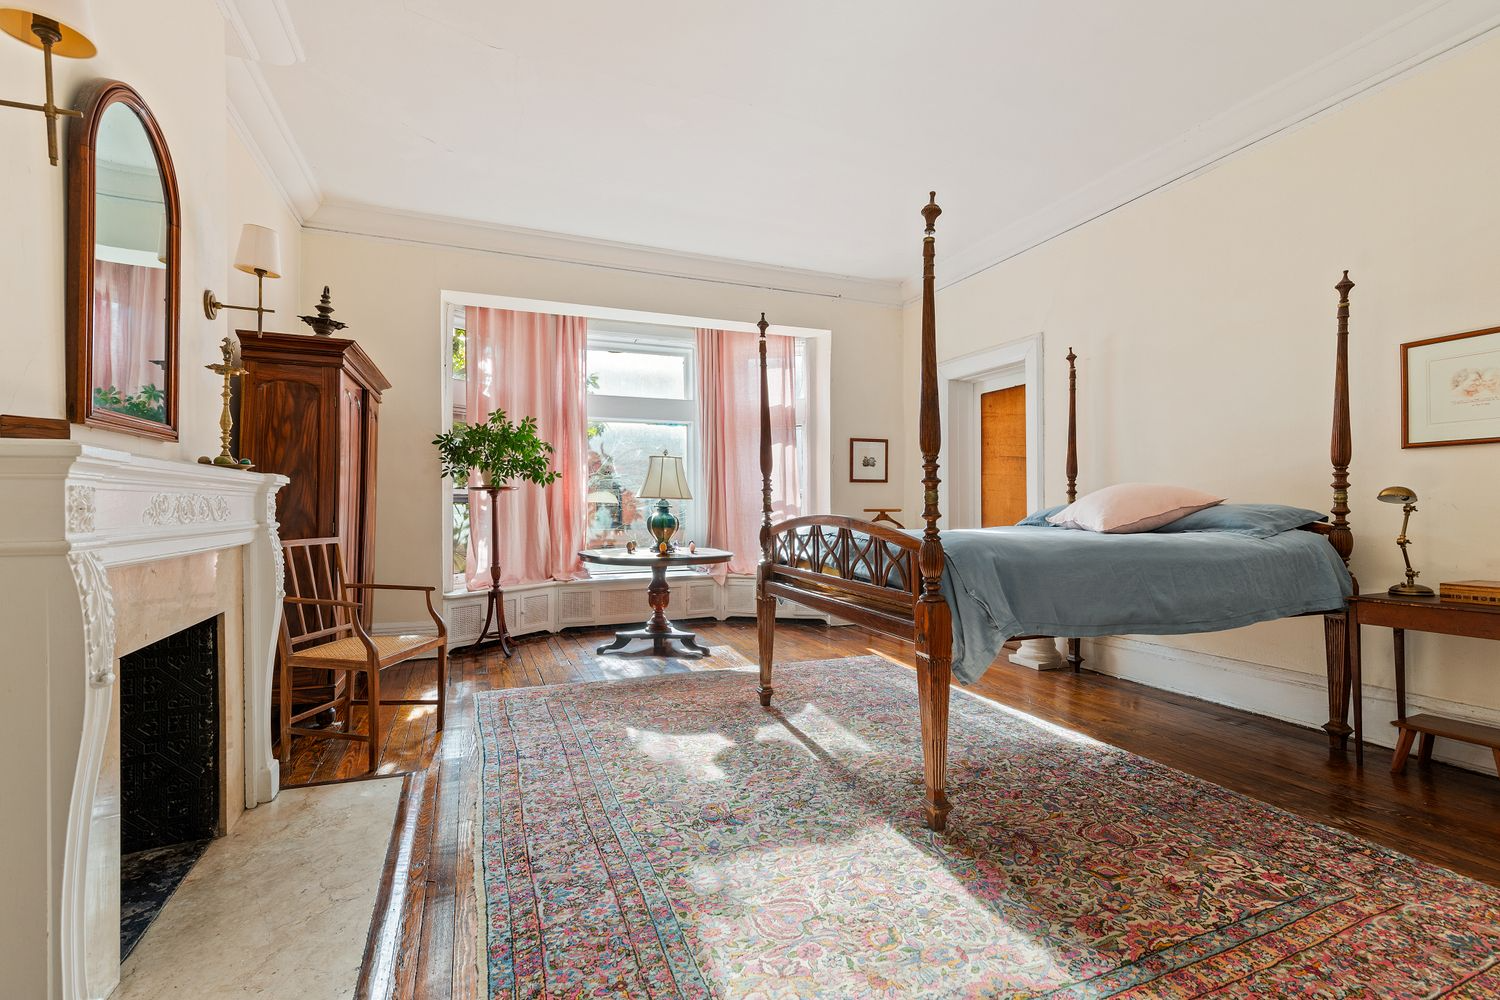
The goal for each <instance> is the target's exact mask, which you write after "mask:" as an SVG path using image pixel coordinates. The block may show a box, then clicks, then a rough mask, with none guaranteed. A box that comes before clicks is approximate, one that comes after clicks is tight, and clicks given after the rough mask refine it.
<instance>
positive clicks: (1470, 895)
mask: <svg viewBox="0 0 1500 1000" xmlns="http://www.w3.org/2000/svg"><path fill="white" fill-rule="evenodd" d="M754 689H755V676H754V674H753V673H748V672H745V671H741V670H719V671H711V672H702V673H691V674H676V675H668V676H663V677H653V678H649V679H643V680H632V681H618V682H609V683H584V684H570V685H566V686H558V687H550V688H531V689H524V690H516V691H506V692H496V693H494V694H492V695H489V694H487V695H482V696H480V697H479V699H478V703H479V704H478V713H479V722H480V737H481V743H482V747H483V753H484V769H483V790H482V795H481V796H480V797H479V810H480V830H481V836H482V840H481V842H480V843H479V844H478V845H477V847H476V851H477V857H478V859H479V863H480V865H481V868H480V871H481V872H482V876H483V885H482V886H481V887H480V888H481V889H482V892H483V894H484V897H485V899H484V902H485V906H486V908H487V914H488V921H487V925H486V927H487V935H488V942H487V956H488V977H489V995H490V996H492V997H524V998H530V997H640V998H663V997H665V998H677V997H689V998H697V997H720V998H729V997H746V998H749V997H754V998H772V997H787V998H811V997H901V998H907V997H996V996H1000V997H1035V996H1047V997H1199V996H1205V995H1213V996H1217V997H1227V996H1256V997H1378V998H1382V1000H1386V998H1402V997H1413V998H1416V997H1435V996H1446V997H1472V998H1478V997H1496V996H1500V968H1497V962H1500V953H1497V949H1500V891H1497V890H1496V889H1493V888H1490V887H1488V886H1485V885H1482V884H1480V883H1478V882H1474V881H1472V880H1470V879H1466V878H1463V877H1461V876H1458V875H1455V874H1453V873H1451V872H1448V871H1445V870H1443V869H1440V868H1437V867H1434V866H1432V865H1428V864H1424V863H1421V862H1417V861H1414V860H1412V859H1410V858H1407V857H1404V856H1402V855H1399V854H1396V853H1394V852H1392V851H1389V850H1386V849H1384V848H1381V847H1377V846H1375V845H1374V844H1370V843H1367V842H1365V841H1363V840H1360V839H1358V838H1356V837H1353V836H1350V835H1348V834H1345V833H1341V832H1338V831H1336V830H1332V829H1329V828H1327V827H1323V826H1319V825H1316V824H1314V823H1310V822H1308V821H1306V820H1303V819H1300V818H1298V817H1296V816H1293V815H1291V814H1290V813H1287V812H1283V811H1281V810H1278V809H1275V808H1272V807H1270V806H1266V805H1263V804H1261V803H1258V802H1255V801H1253V800H1251V799H1248V798H1245V797H1244V796H1241V795H1238V794H1236V793H1234V792H1230V791H1228V790H1226V789H1223V788H1220V787H1218V786H1216V785H1213V784H1210V783H1208V782H1205V781H1201V780H1198V779H1196V778H1193V777H1190V776H1188V775H1185V774H1182V773H1181V772H1178V771H1174V770H1172V769H1170V768H1168V767H1164V766H1162V765H1160V764H1156V763H1154V762H1152V761H1149V760H1145V759H1143V758H1141V757H1137V756H1134V755H1132V754H1129V753H1125V752H1124V751H1121V750H1117V749H1114V748H1112V747H1109V746H1106V745H1104V744H1101V743H1098V742H1095V741H1093V740H1090V739H1087V738H1084V737H1081V736H1079V735H1077V734H1074V733H1071V732H1068V731H1067V730H1064V729H1060V728H1058V727H1055V726H1052V725H1049V724H1047V723H1043V722H1040V721H1038V720H1036V719H1033V718H1031V717H1029V716H1026V715H1024V714H1021V713H1019V712H1015V711H1013V710H1010V709H1008V708H1005V707H1003V706H1000V705H996V704H994V703H992V702H990V701H987V700H985V699H982V698H978V697H975V696H970V695H967V694H965V693H956V694H955V696H954V699H953V707H952V721H951V730H950V731H951V737H950V739H951V747H950V751H949V753H950V758H949V782H950V786H949V787H950V791H951V793H952V796H953V799H954V803H955V805H954V809H953V812H952V814H951V815H950V816H949V821H948V822H949V829H948V832H947V833H945V834H940V835H939V834H933V833H932V832H930V831H928V830H927V829H925V828H924V827H923V826H922V823H921V818H920V802H921V796H922V783H921V775H920V770H921V768H920V762H921V745H920V742H919V736H918V724H917V702H916V675H915V674H914V673H913V672H912V671H910V670H907V669H905V668H902V667H899V666H896V665H894V664H891V663H888V662H886V661H885V660H882V659H879V658H877V657H857V658H851V659H842V660H830V661H824V662H815V663H806V664H794V665H790V666H778V667H777V671H776V702H775V705H774V706H773V707H772V708H771V709H769V710H767V709H762V708H761V707H760V706H759V704H758V703H757V701H756V697H755V690H754Z"/></svg>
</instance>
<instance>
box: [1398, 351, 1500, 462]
mask: <svg viewBox="0 0 1500 1000" xmlns="http://www.w3.org/2000/svg"><path fill="white" fill-rule="evenodd" d="M1493 441H1500V326H1495V327H1490V328H1489V329H1487V330H1474V331H1472V332H1470V333H1455V334H1452V335H1451V336H1447V337H1433V338H1432V339H1430V340H1415V341H1412V342H1411V343H1409V344H1402V345H1401V447H1403V448H1434V447H1437V446H1438V445H1447V444H1483V443H1486V442H1493Z"/></svg>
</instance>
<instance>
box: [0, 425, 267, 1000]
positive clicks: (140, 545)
mask: <svg viewBox="0 0 1500 1000" xmlns="http://www.w3.org/2000/svg"><path fill="white" fill-rule="evenodd" d="M285 483H286V479H285V478H284V477H281V476H268V475H260V474H256V473H247V472H240V471H236V470H230V469H216V468H213V467H210V466H203V465H196V464H190V463H185V462H167V461H160V460H156V459H148V458H142V457H139V456H134V455H130V454H127V453H124V452H118V451H111V450H108V449H104V448H98V447H93V446H90V445H84V444H79V443H77V442H72V441H17V440H7V441H0V497H3V498H4V504H3V511H4V516H3V517H0V649H3V650H4V652H3V661H4V668H3V670H0V695H3V697H4V702H5V705H6V707H7V715H6V722H5V724H4V725H3V726H0V750H3V753H4V759H5V760H6V761H7V763H8V765H9V766H8V767H7V768H6V772H5V776H4V778H3V779H0V780H3V786H0V787H3V795H0V799H3V801H4V803H5V808H4V810H3V812H0V834H3V841H4V843H5V846H6V850H5V851H4V852H0V885H4V886H5V887H6V892H5V893H4V894H3V895H0V927H3V928H4V930H5V933H4V934H0V968H4V969H5V970H6V984H5V990H6V993H7V995H13V996H25V997H38V998H41V997H46V998H53V1000H87V998H103V997H107V996H108V995H109V994H110V992H111V991H112V990H113V989H114V987H115V985H116V983H117V982H118V980H119V972H120V966H119V961H120V959H119V949H120V735H121V734H120V691H119V687H120V685H119V683H118V679H119V676H120V671H121V670H122V669H123V668H122V666H121V659H120V658H121V657H122V656H125V655H126V654H129V653H132V652H134V651H135V650H138V649H141V648H143V647H145V646H148V645H150V644H152V643H155V642H156V641H158V640H160V639H163V638H165V637H167V636H170V635H173V634H174V633H177V632H180V631H181V630H183V629H186V628H188V627H189V626H192V625H195V624H196V623H199V622H203V621H204V620H206V619H216V620H217V622H218V627H219V632H218V647H217V648H218V651H219V657H220V670H219V679H218V691H217V694H218V712H219V734H220V738H219V768H218V775H219V777H218V781H219V787H218V796H217V799H218V803H219V813H220V815H219V828H220V832H227V831H228V830H229V829H231V828H232V827H233V826H234V823H235V821H236V820H237V819H238V818H239V816H240V814H241V813H242V812H243V811H244V810H245V809H250V808H254V807H255V806H256V805H258V804H259V803H262V802H268V801H270V800H271V799H273V798H274V797H275V796H276V793H277V791H278V787H279V786H278V772H277V765H276V760H275V758H274V757H273V756H272V755H271V742H270V733H271V727H270V719H271V711H270V707H271V705H270V700H271V667H272V663H273V660H274V647H275V636H276V629H277V625H278V622H279V616H280V613H281V599H280V592H281V566H280V562H281V558H280V545H279V539H278V538H277V533H276V528H277V525H276V517H275V502H276V492H277V490H279V489H280V488H281V486H283V485H284V484H285Z"/></svg>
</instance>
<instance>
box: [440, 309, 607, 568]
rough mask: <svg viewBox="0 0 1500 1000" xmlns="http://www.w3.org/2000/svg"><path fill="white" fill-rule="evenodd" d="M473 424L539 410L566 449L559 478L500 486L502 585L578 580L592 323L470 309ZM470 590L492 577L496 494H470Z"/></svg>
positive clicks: (558, 458)
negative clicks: (587, 357)
mask: <svg viewBox="0 0 1500 1000" xmlns="http://www.w3.org/2000/svg"><path fill="white" fill-rule="evenodd" d="M465 317H466V321H467V322H466V329H467V330H468V351H469V378H468V390H467V392H468V395H467V400H466V402H467V404H468V406H467V413H468V419H469V422H470V423H476V422H478V421H480V420H484V419H486V418H487V417H488V416H489V415H490V414H491V413H492V412H494V411H495V410H497V409H498V410H504V411H505V415H506V416H507V417H509V418H510V420H512V421H513V422H517V423H519V422H520V420H521V418H523V417H536V420H537V432H538V434H540V435H541V438H542V440H543V441H546V442H548V443H549V444H551V445H552V447H553V448H554V449H556V450H555V451H554V453H553V456H552V467H553V469H555V470H556V471H557V472H559V473H561V478H559V479H558V480H557V482H555V483H553V484H552V485H551V486H547V487H541V486H534V485H532V484H530V483H517V484H515V485H516V489H514V490H512V491H510V492H507V493H501V494H500V538H499V543H500V569H501V572H500V583H501V586H513V585H515V584H518V583H536V582H539V581H542V580H572V579H575V578H577V577H580V576H582V575H584V574H583V563H582V560H580V559H579V558H578V550H579V549H581V548H583V541H584V491H585V490H586V489H587V485H588V465H587V462H586V456H585V454H584V450H585V447H586V445H585V436H586V428H587V419H588V414H587V408H586V407H587V403H586V400H585V395H584V384H583V380H584V375H585V372H584V351H585V349H586V348H587V347H588V321H587V320H585V319H583V318H582V317H579V316H548V315H543V314H541V313H526V312H515V311H513V310H510V309H483V308H479V307H476V306H467V307H466V308H465ZM464 575H465V577H466V578H467V579H468V586H469V589H470V590H484V589H485V588H487V587H489V585H490V511H489V497H488V495H487V494H484V493H481V492H479V491H477V490H475V491H472V492H470V494H469V556H468V560H467V563H466V566H465V570H464Z"/></svg>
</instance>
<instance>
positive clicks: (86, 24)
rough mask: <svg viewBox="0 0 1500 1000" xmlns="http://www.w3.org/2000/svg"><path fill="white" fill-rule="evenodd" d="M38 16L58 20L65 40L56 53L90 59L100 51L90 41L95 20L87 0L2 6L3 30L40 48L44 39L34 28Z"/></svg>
mask: <svg viewBox="0 0 1500 1000" xmlns="http://www.w3.org/2000/svg"><path fill="white" fill-rule="evenodd" d="M35 17H42V18H45V19H47V20H49V21H55V22H57V30H58V33H59V34H60V35H62V39H61V40H60V41H58V42H56V43H54V44H53V46H52V51H53V53H54V54H55V55H59V56H66V57H67V58H69V59H90V58H92V57H93V56H94V55H95V54H96V53H97V52H98V51H99V49H98V48H97V47H96V46H95V45H94V43H93V42H92V41H90V39H91V38H92V36H93V34H94V19H93V17H92V16H91V15H90V14H89V5H88V0H30V2H29V3H28V4H27V5H26V6H25V7H0V31H3V32H5V33H6V34H7V35H10V36H11V37H12V38H19V39H20V40H21V41H23V42H25V43H26V44H27V45H31V46H35V47H36V48H41V47H42V40H41V39H40V38H38V37H37V36H36V32H34V31H32V30H31V21H32V18H35Z"/></svg>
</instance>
